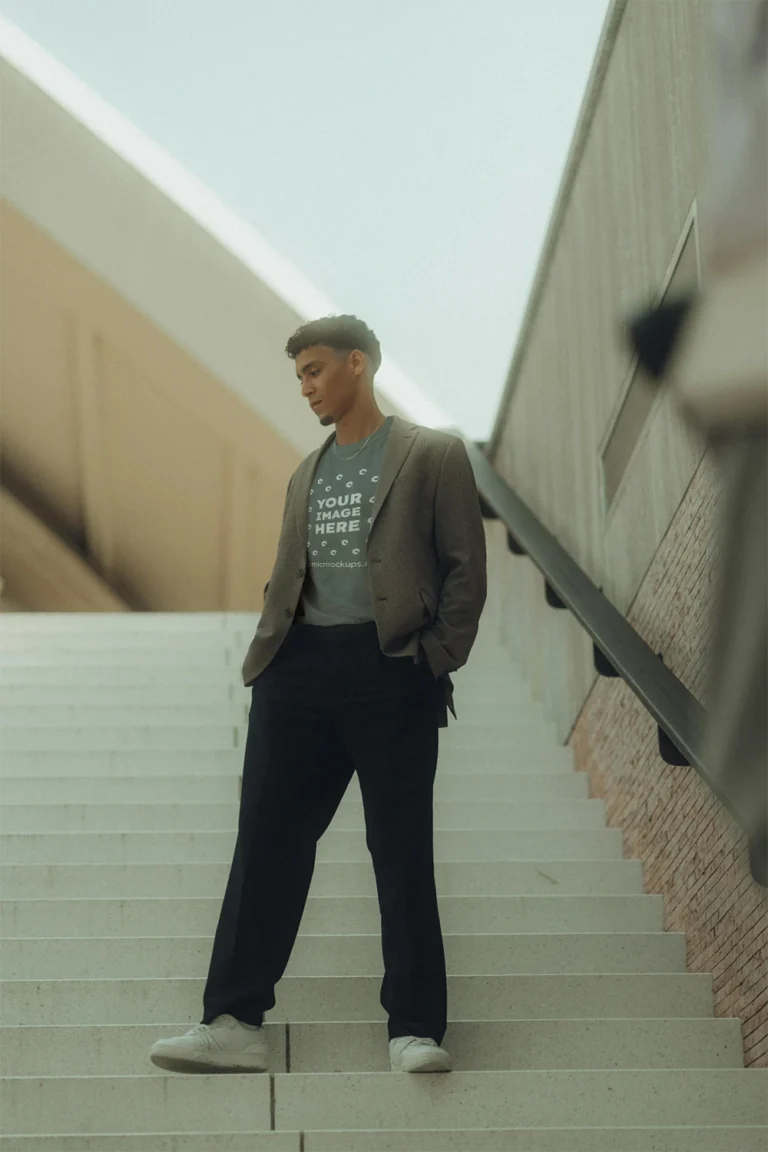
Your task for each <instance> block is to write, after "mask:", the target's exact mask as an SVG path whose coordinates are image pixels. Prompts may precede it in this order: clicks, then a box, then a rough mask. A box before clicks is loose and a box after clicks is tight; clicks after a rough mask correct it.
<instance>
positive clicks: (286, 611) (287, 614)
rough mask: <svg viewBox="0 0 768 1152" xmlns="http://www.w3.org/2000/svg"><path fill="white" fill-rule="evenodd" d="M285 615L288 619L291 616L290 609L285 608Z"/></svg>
mask: <svg viewBox="0 0 768 1152" xmlns="http://www.w3.org/2000/svg"><path fill="white" fill-rule="evenodd" d="M285 614H286V616H289V617H290V616H293V612H291V610H290V608H286V610H285Z"/></svg>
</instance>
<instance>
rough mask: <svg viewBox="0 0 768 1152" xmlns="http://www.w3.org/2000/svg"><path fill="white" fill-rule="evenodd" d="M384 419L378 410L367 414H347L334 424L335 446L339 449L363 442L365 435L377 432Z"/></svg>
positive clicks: (372, 410) (375, 409)
mask: <svg viewBox="0 0 768 1152" xmlns="http://www.w3.org/2000/svg"><path fill="white" fill-rule="evenodd" d="M385 419H386V417H385V415H383V412H380V411H379V409H378V408H373V409H371V410H370V411H367V412H348V414H347V415H345V416H342V418H341V419H340V420H339V423H337V424H336V444H337V445H339V446H340V447H341V446H342V445H345V444H357V442H358V441H359V440H365V438H366V435H372V434H373V432H375V431H377V429H379V427H381V425H382V424H383V422H385Z"/></svg>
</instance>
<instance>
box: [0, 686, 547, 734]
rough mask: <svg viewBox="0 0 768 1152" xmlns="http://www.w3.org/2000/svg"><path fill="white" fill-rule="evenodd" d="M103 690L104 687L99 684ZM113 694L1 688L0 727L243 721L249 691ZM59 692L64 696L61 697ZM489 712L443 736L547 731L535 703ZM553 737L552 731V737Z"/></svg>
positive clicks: (466, 717)
mask: <svg viewBox="0 0 768 1152" xmlns="http://www.w3.org/2000/svg"><path fill="white" fill-rule="evenodd" d="M102 691H104V690H102ZM106 691H108V692H109V693H110V694H111V697H112V701H111V703H109V702H107V701H104V700H103V699H99V698H98V696H97V697H95V696H94V692H95V690H94V689H91V688H87V687H86V688H82V687H81V688H70V687H67V686H62V688H61V689H59V690H57V692H56V693H55V692H54V690H53V689H48V690H38V689H29V688H27V689H24V688H16V689H4V690H3V693H2V696H1V697H0V727H3V728H34V727H40V726H41V725H44V726H46V727H66V726H75V727H79V728H86V727H91V726H93V727H95V728H102V727H116V728H122V727H125V726H139V727H146V726H147V725H149V726H153V725H158V724H159V725H168V724H192V725H194V726H195V727H199V726H200V725H201V724H213V725H216V724H221V723H223V722H224V723H237V724H242V723H245V722H247V718H248V710H249V708H250V700H251V698H250V693H249V692H248V691H247V689H243V691H242V693H238V700H237V701H236V702H231V701H229V700H228V699H227V697H228V695H229V689H228V688H227V686H226V685H225V686H224V688H223V689H222V688H221V687H220V688H219V692H220V694H221V696H222V697H223V699H222V700H221V701H219V702H217V701H216V700H211V699H210V698H206V696H205V693H201V694H200V695H201V697H202V698H201V700H200V701H199V702H196V701H190V700H189V699H185V698H184V693H183V692H179V691H178V690H177V695H178V696H179V697H180V699H179V700H178V701H177V702H175V703H166V702H163V701H160V700H158V699H157V691H159V689H158V690H155V692H154V693H151V692H148V693H146V698H145V699H144V700H143V701H141V702H140V703H134V702H132V701H130V700H127V699H125V693H126V692H129V691H136V689H123V690H122V692H123V696H122V698H121V695H120V693H119V692H116V691H115V690H114V689H107V690H106ZM11 692H16V693H19V692H26V693H30V692H36V699H32V700H31V701H28V702H27V703H21V704H19V703H13V701H12V700H11V699H9V698H8V697H9V694H10V693H11ZM57 695H65V696H67V697H68V698H67V699H65V700H64V701H63V702H59V700H58V698H57ZM487 712H488V714H487V715H485V712H484V711H479V710H478V709H477V708H468V709H463V710H462V715H461V717H460V718H459V720H458V721H454V722H453V723H452V724H451V726H450V728H449V729H447V730H446V737H445V738H446V739H447V738H448V737H450V736H451V735H452V734H455V733H456V732H463V731H464V729H466V728H468V729H469V730H470V731H471V732H475V731H476V730H478V729H483V730H486V729H487V730H495V731H497V732H501V733H502V734H506V735H509V734H510V733H511V732H512V733H517V732H518V731H519V730H522V731H523V732H526V731H527V730H528V729H531V730H533V731H534V732H536V733H539V732H540V731H541V730H542V729H543V730H544V731H547V732H549V733H550V735H551V728H550V725H549V722H548V721H546V720H545V718H544V714H543V712H542V709H541V705H539V704H514V705H506V706H504V707H503V708H502V707H498V708H495V709H488V710H487ZM552 739H553V740H554V736H553V737H552Z"/></svg>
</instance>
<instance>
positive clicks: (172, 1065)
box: [149, 1052, 269, 1074]
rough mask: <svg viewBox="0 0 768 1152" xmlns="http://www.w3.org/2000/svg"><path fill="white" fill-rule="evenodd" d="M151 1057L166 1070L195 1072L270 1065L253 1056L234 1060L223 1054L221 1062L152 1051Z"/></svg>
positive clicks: (256, 1068) (261, 1068)
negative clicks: (249, 1059) (247, 1058)
mask: <svg viewBox="0 0 768 1152" xmlns="http://www.w3.org/2000/svg"><path fill="white" fill-rule="evenodd" d="M149 1058H150V1060H151V1061H152V1063H153V1064H154V1065H155V1066H156V1067H157V1068H162V1069H163V1070H164V1071H166V1072H193V1073H203V1074H205V1073H208V1074H211V1073H215V1072H220V1073H226V1072H267V1071H268V1070H269V1065H268V1063H267V1060H266V1058H265V1057H261V1058H257V1057H252V1058H251V1061H250V1063H247V1062H246V1061H244V1060H240V1061H234V1060H232V1059H231V1058H228V1057H226V1056H225V1055H223V1054H222V1056H221V1060H220V1062H219V1063H216V1061H215V1059H213V1058H211V1057H210V1056H209V1057H206V1058H205V1059H200V1060H195V1059H194V1058H193V1057H191V1056H174V1055H173V1054H172V1053H166V1052H150V1054H149Z"/></svg>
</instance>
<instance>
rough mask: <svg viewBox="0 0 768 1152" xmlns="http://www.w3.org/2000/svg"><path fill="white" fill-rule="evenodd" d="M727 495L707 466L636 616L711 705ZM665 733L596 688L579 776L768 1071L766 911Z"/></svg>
mask: <svg viewBox="0 0 768 1152" xmlns="http://www.w3.org/2000/svg"><path fill="white" fill-rule="evenodd" d="M718 502H719V488H718V484H717V479H716V475H715V470H714V466H713V464H712V462H711V460H710V459H709V458H708V457H705V458H704V460H703V461H702V464H701V466H700V467H699V469H698V471H697V472H696V474H695V476H694V478H693V480H692V482H691V485H690V487H689V489H688V491H687V493H686V495H685V498H684V499H683V501H682V503H681V505H680V507H679V509H678V512H677V514H676V515H675V517H674V519H673V521H672V523H671V525H670V528H669V530H668V532H667V534H666V536H665V538H664V540H663V542H662V544H661V546H660V548H659V549H658V551H657V553H656V556H655V557H654V559H653V562H652V564H651V566H650V568H649V570H648V572H647V573H646V575H645V578H644V580H643V582H642V585H641V586H640V589H639V591H638V593H637V596H636V597H635V600H634V603H633V605H632V607H631V609H630V612H629V613H628V618H629V620H630V621H631V623H632V624H633V625H634V627H635V628H636V629H637V631H638V632H639V633H640V635H641V636H643V637H644V639H645V640H646V641H647V642H648V643H649V644H650V645H651V647H652V648H653V649H654V651H656V652H661V653H662V654H663V656H664V661H665V663H666V664H667V666H668V667H669V668H670V669H671V670H672V671H673V672H674V673H675V675H676V676H678V677H679V678H680V679H681V680H682V681H683V683H684V684H685V685H686V686H687V687H688V688H689V689H690V691H691V692H692V693H693V694H694V696H696V697H697V699H699V700H701V702H702V703H703V704H706V698H707V690H706V679H705V677H706V655H707V646H708V642H709V613H710V609H711V606H712V602H713V597H714V593H715V590H716V572H717V515H718ZM656 731H657V730H656V726H655V724H654V723H653V721H652V720H651V718H650V717H649V715H648V713H647V712H646V711H645V710H644V708H643V707H642V705H641V704H640V703H639V702H638V700H637V699H636V697H635V696H634V695H633V694H632V692H631V691H630V690H629V689H628V688H627V686H626V685H625V684H624V682H623V681H621V680H606V679H598V680H597V681H596V683H595V686H594V688H593V689H592V691H591V693H590V694H589V696H588V698H587V700H586V701H585V704H584V707H583V709H582V711H581V713H580V715H579V717H578V719H577V721H576V724H575V726H574V729H573V732H572V734H571V738H570V744H571V745H572V747H573V748H574V752H575V758H576V768H577V770H579V771H584V772H588V773H589V777H590V786H591V794H592V795H593V796H595V797H601V798H603V799H604V800H605V802H606V810H607V817H608V824H609V825H611V826H612V827H621V828H623V830H624V850H625V854H626V855H627V856H628V857H631V858H634V859H640V860H642V861H643V865H644V872H645V890H646V892H650V893H660V894H661V895H662V896H663V897H664V908H665V924H664V927H665V929H667V930H669V931H675V932H685V933H686V936H687V941H688V968H689V970H690V971H691V972H711V973H712V974H713V977H714V998H715V1014H716V1015H717V1016H731V1017H734V1016H735V1017H739V1018H740V1019H741V1022H742V1035H743V1039H744V1053H745V1064H746V1065H747V1066H748V1067H762V1068H765V1067H768V901H767V900H766V897H765V894H764V893H763V891H762V889H761V888H760V887H759V886H758V885H757V884H755V883H754V881H753V880H752V878H751V876H750V873H749V866H748V861H747V842H746V837H745V836H744V835H743V834H742V833H741V830H740V829H739V828H738V826H737V825H736V824H735V823H734V821H733V820H732V818H731V816H730V814H729V813H728V812H727V811H726V810H725V809H724V808H722V807H721V805H720V803H719V802H718V801H717V800H716V799H715V797H714V796H713V794H712V793H711V792H710V790H709V789H708V788H707V786H706V784H705V783H704V782H703V781H702V780H701V778H700V777H699V775H698V774H697V772H696V771H695V770H694V769H693V768H672V767H669V766H668V765H666V764H664V762H663V761H662V760H661V758H660V756H659V754H658V747H657V734H656Z"/></svg>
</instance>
